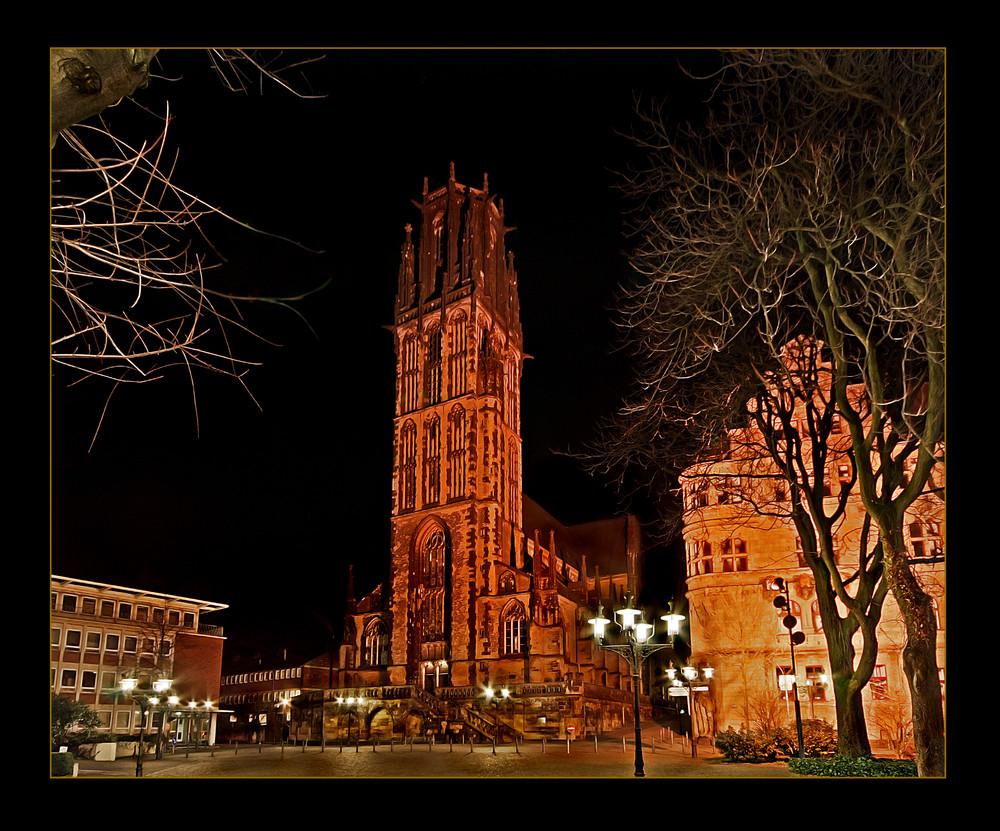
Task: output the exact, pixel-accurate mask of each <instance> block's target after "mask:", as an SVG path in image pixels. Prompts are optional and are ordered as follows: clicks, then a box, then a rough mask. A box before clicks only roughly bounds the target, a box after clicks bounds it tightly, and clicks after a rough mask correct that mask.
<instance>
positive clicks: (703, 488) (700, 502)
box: [691, 482, 708, 508]
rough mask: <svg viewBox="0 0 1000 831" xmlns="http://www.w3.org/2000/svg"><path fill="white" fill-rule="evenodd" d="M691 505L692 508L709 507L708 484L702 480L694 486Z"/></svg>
mask: <svg viewBox="0 0 1000 831" xmlns="http://www.w3.org/2000/svg"><path fill="white" fill-rule="evenodd" d="M691 507H692V508H707V507H708V485H707V484H706V483H704V482H701V483H699V484H697V485H695V486H694V488H693V489H692V494H691Z"/></svg>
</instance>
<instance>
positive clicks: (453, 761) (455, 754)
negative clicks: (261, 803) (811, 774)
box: [60, 724, 803, 781]
mask: <svg viewBox="0 0 1000 831" xmlns="http://www.w3.org/2000/svg"><path fill="white" fill-rule="evenodd" d="M657 730H658V726H657V725H655V724H651V725H650V731H649V734H648V735H649V736H651V737H650V738H647V734H646V732H645V730H644V735H643V751H642V756H643V771H644V773H645V778H647V779H648V778H661V779H662V778H672V779H676V778H715V779H748V778H749V779H774V778H797V779H801V778H803V777H801V776H799V775H797V774H793V773H792V772H791V771H789V770H788V767H787V765H786V764H784V763H783V762H776V763H772V764H761V765H750V764H737V763H732V762H727V761H726V760H725V759H724V758H723V757H722V756H721V755H720V754H719V753H718V751H716V750H715V748H714V747H711V746H710V745H709V744H708V743H707V740H706V741H705V742H703V743H702V744H701V745H700V746H699V747H698V748H697V756H696V757H692V754H691V748H690V745H685V744H682V742H681V741H680V739H679V738H676V737H675V738H674V739H673V741H670V737H669V735H666V736H664V737H663V738H660V734H658V732H657ZM629 732H630V733H631V731H629ZM623 738H624V741H623ZM135 768H136V763H135V757H134V756H133V757H130V758H129V757H126V758H122V759H117V760H115V761H113V762H95V761H93V760H89V759H81V760H79V764H78V770H77V775H76V778H79V779H98V778H101V779H103V778H109V777H125V778H135ZM342 777H356V778H399V779H413V778H438V777H439V778H473V779H476V778H521V779H544V778H552V779H568V778H572V779H587V778H594V779H609V778H610V779H614V778H624V779H633V778H636V777H635V749H634V742H633V739H632V738H631V737H629V736H624V737H622V736H616V735H614V734H608V735H604V736H601V737H600V739H599V740H598V741H597V743H596V745H595V742H594V741H593V739H590V738H587V739H576V740H572V741H570V742H566V741H547V742H544V743H542V742H539V741H531V742H525V743H523V744H521V745H519V746H518V747H516V748H515V747H514V746H513V745H510V744H505V745H500V746H497V747H496V748H494V747H493V746H492V744H491V743H486V744H483V743H479V744H450V745H449V744H440V743H438V744H428V743H427V742H423V741H421V742H414V743H412V744H411V743H405V744H399V743H393V744H391V745H390V744H387V743H380V744H376V745H372V744H370V743H369V744H361V745H350V746H341V745H331V744H328V745H327V746H326V747H320V746H316V745H306V746H303V745H301V744H300V745H298V746H294V745H289V744H286V745H285V746H284V747H281V746H280V745H217V746H216V747H215V748H212V749H206V748H201V749H199V750H197V751H187V750H184V749H179V750H175V751H174V752H173V753H167V754H165V755H164V758H162V759H159V760H157V759H155V758H153V757H151V756H148V757H146V758H145V759H144V761H143V778H146V779H149V778H157V779H164V778H176V779H215V778H221V779H239V778H268V779H270V778H296V779H320V778H342ZM69 778H71V777H60V781H63V780H65V779H69Z"/></svg>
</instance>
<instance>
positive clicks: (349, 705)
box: [337, 696, 365, 745]
mask: <svg viewBox="0 0 1000 831" xmlns="http://www.w3.org/2000/svg"><path fill="white" fill-rule="evenodd" d="M364 703H365V700H364V699H363V698H362V697H361V696H358V697H357V698H354V697H348V698H343V697H339V696H338V698H337V704H339V705H340V708H341V711H343V712H346V713H347V744H348V745H350V743H351V713H354V712H356V710H355V707H354V705H355V704H364ZM345 705H346V707H345ZM360 739H361V716H360V715H359V716H358V740H359V741H360Z"/></svg>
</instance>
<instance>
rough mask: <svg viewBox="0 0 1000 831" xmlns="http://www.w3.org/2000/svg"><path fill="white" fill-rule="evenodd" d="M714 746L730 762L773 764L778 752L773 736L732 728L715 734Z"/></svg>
mask: <svg viewBox="0 0 1000 831" xmlns="http://www.w3.org/2000/svg"><path fill="white" fill-rule="evenodd" d="M715 746H716V747H717V748H718V749H719V752H721V753H722V754H723V755H724V756H725V757H726V758H727V759H728V760H729V761H730V762H773V761H774V760H775V759H776V758H777V757H778V752H779V751H778V745H777V742H776V741H775V738H774V737H773V736H769V735H765V734H762V733H755V732H753V731H752V730H733V728H732V727H730V728H729V729H727V730H724V731H723V732H721V733H717V734H716V736H715Z"/></svg>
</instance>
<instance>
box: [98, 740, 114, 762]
mask: <svg viewBox="0 0 1000 831" xmlns="http://www.w3.org/2000/svg"><path fill="white" fill-rule="evenodd" d="M117 758H118V742H101V743H100V744H97V745H95V746H94V761H95V762H113V761H114V760H115V759H117Z"/></svg>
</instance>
